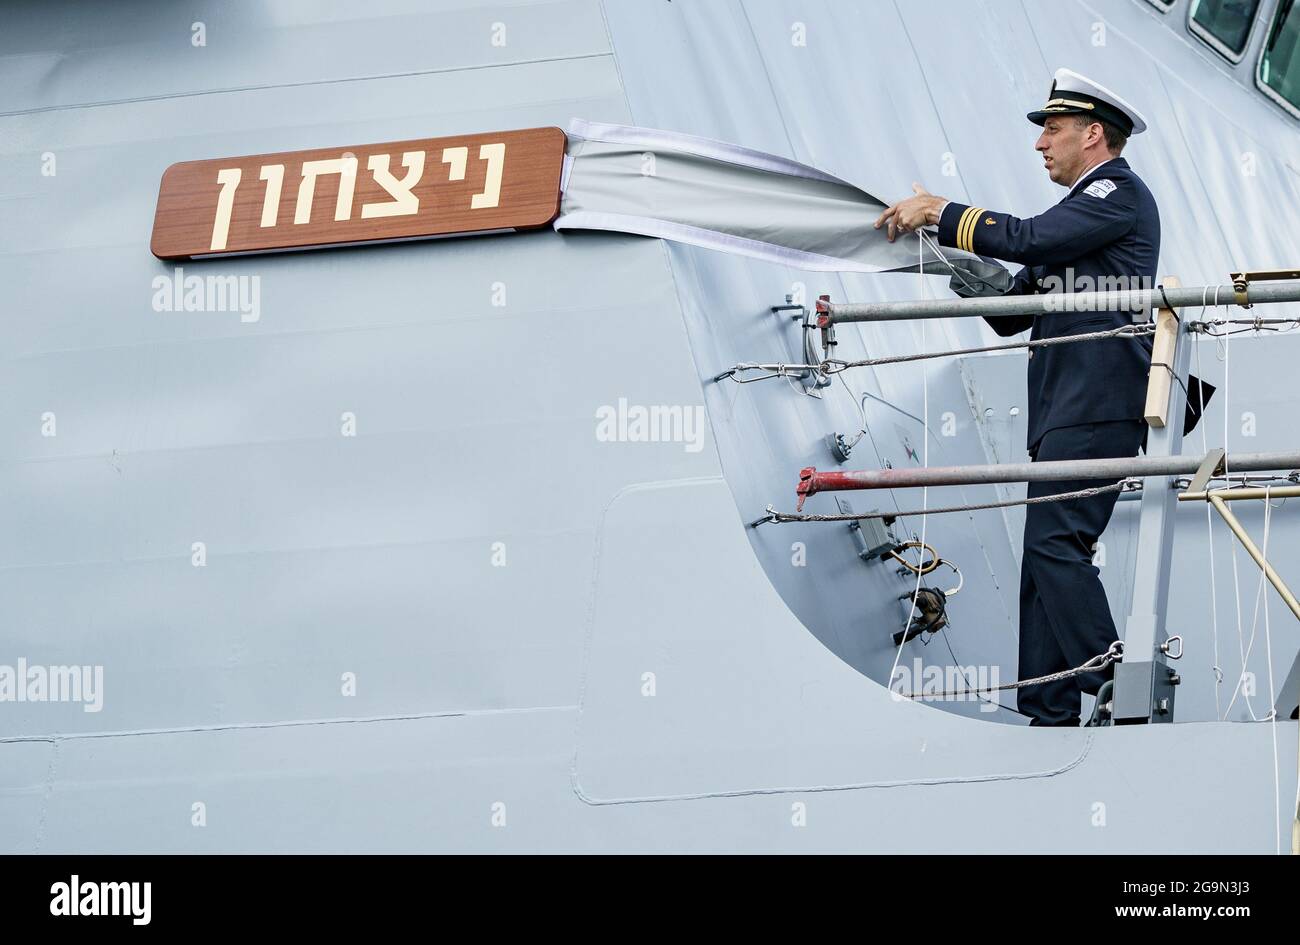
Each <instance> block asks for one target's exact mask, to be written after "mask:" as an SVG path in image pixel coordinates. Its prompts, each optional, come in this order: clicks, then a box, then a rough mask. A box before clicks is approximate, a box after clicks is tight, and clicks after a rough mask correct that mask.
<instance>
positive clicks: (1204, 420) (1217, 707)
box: [1195, 306, 1227, 719]
mask: <svg viewBox="0 0 1300 945" xmlns="http://www.w3.org/2000/svg"><path fill="white" fill-rule="evenodd" d="M1200 317H1201V318H1204V317H1205V307H1204V306H1201V315H1200ZM1195 351H1196V373H1197V376H1198V377H1200V378H1201V384H1204V383H1205V372H1204V371H1203V370H1202V369H1201V336H1200V335H1197V336H1196V348H1195ZM1225 387H1226V385H1225ZM1197 394H1198V395H1199V397H1200V400H1201V414H1202V417H1201V455H1202V456H1205V455H1207V454H1208V453H1209V452H1210V445H1209V441H1208V439H1207V434H1206V432H1205V430H1206V427H1208V426H1209V425H1210V421H1209V418H1208V417H1205V416H1204V413H1205V388H1204V387H1200V386H1199V385H1198V388H1197ZM1226 445H1227V444H1225V447H1226ZM1224 455H1225V456H1226V455H1227V450H1226V449H1225V450H1224ZM1205 538H1206V543H1207V547H1208V548H1209V551H1210V626H1211V627H1212V628H1213V631H1214V662H1213V664H1211V666H1210V668H1211V669H1213V670H1214V717H1215V718H1216V719H1217V718H1222V715H1223V709H1222V706H1221V704H1220V702H1221V700H1220V697H1219V692H1220V690H1221V689H1222V688H1223V669H1222V668H1221V667H1220V666H1219V591H1218V582H1217V581H1216V580H1215V577H1214V510H1213V509H1212V508H1211V507H1210V503H1208V502H1206V503H1205Z"/></svg>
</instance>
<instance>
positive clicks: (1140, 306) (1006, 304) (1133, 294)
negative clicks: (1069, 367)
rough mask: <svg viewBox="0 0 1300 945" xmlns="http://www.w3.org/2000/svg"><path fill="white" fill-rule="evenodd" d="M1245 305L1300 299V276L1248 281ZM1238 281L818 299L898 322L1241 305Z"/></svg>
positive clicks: (834, 311) (833, 312)
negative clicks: (880, 299)
mask: <svg viewBox="0 0 1300 945" xmlns="http://www.w3.org/2000/svg"><path fill="white" fill-rule="evenodd" d="M1243 295H1244V298H1245V300H1246V301H1247V302H1248V304H1251V305H1253V304H1255V303H1272V302H1300V279H1290V280H1281V281H1276V282H1258V283H1249V284H1248V285H1246V287H1245V289H1244V290H1243ZM1240 303H1241V299H1240V298H1238V292H1237V288H1236V286H1234V285H1232V284H1231V283H1228V284H1224V285H1204V286H1187V287H1181V286H1168V287H1166V288H1165V289H1164V290H1163V292H1162V291H1161V290H1160V289H1159V288H1152V289H1124V290H1116V291H1105V292H1054V293H1050V294H1047V295H1012V296H1001V295H999V296H993V297H990V298H975V299H939V300H930V301H924V300H922V301H916V302H853V303H848V302H839V303H836V302H829V301H818V303H817V312H818V313H819V314H820V315H825V316H829V320H830V321H831V322H835V323H847V322H884V321H901V320H905V319H911V318H971V317H975V316H983V315H1052V314H1056V313H1058V312H1114V311H1130V312H1135V313H1138V312H1144V311H1150V310H1151V309H1152V308H1154V307H1164V306H1165V305H1166V304H1168V305H1169V306H1171V307H1173V308H1186V307H1189V306H1199V305H1207V304H1208V305H1226V304H1240Z"/></svg>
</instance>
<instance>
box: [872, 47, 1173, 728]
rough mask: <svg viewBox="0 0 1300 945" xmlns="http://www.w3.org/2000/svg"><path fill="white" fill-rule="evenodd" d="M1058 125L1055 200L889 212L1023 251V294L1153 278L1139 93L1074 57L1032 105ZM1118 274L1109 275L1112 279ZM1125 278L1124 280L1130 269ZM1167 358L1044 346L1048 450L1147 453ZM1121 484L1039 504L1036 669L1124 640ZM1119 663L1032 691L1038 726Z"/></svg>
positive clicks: (1096, 322) (1024, 672)
mask: <svg viewBox="0 0 1300 945" xmlns="http://www.w3.org/2000/svg"><path fill="white" fill-rule="evenodd" d="M1027 117H1028V118H1029V120H1030V121H1031V122H1033V123H1034V124H1036V125H1040V126H1042V129H1043V132H1042V134H1041V135H1039V137H1038V141H1037V142H1036V143H1035V144H1034V148H1035V150H1037V151H1038V152H1040V153H1041V154H1042V156H1043V164H1044V167H1045V168H1046V170H1047V174H1048V176H1049V177H1050V178H1051V179H1052V181H1053V182H1054V183H1056V184H1059V185H1061V186H1062V187H1065V188H1067V193H1066V195H1065V196H1064V197H1063V198H1062V199H1061V201H1060V202H1059V203H1057V204H1056V205H1055V206H1053V207H1051V208H1049V209H1047V210H1046V211H1044V212H1043V213H1040V214H1039V215H1038V216H1034V217H1016V216H1012V215H1011V214H1009V213H1001V212H998V211H993V210H989V209H986V208H984V207H978V206H969V205H967V204H963V203H958V202H957V201H955V200H945V199H944V198H943V197H938V196H934V195H931V194H929V193H926V192H925V191H924V190H923V189H922V188H921V187H920V186H918V185H914V189H915V190H916V195H915V196H913V197H909V198H907V199H906V200H903V201H900V202H899V203H896V204H895V205H894V206H892V207H889V208H888V209H887V210H886V211H885V212H884V213H883V214H882V215H881V216H880V218H879V219H878V220H877V221H876V227H877V228H879V227H881V226H887V227H888V237H889V239H890V240H891V241H892V240H893V239H894V237H895V236H896V234H898V233H900V232H901V233H908V232H911V231H913V230H916V229H917V228H919V227H922V226H926V225H934V224H937V225H938V227H939V240H940V242H941V243H942V244H943V245H945V246H955V247H957V248H958V249H963V250H966V251H967V252H971V253H977V254H980V255H984V256H994V257H997V258H998V259H1005V260H1007V261H1009V262H1014V263H1020V264H1021V265H1022V266H1023V267H1024V268H1022V269H1021V270H1020V271H1019V272H1018V273H1017V274H1016V276H1015V277H1014V280H1013V281H1012V285H1011V288H1010V289H1009V290H1008V292H1007V294H1008V295H1025V294H1039V293H1045V292H1062V291H1063V292H1073V291H1085V290H1088V289H1105V288H1147V287H1151V286H1153V285H1154V284H1155V283H1154V280H1155V274H1156V262H1157V259H1158V257H1159V255H1160V215H1159V211H1158V210H1157V208H1156V201H1155V198H1154V197H1152V196H1151V192H1150V191H1149V190H1148V189H1147V187H1146V185H1145V184H1143V183H1142V181H1141V179H1140V178H1139V177H1138V176H1137V174H1136V173H1134V172H1133V169H1132V168H1131V167H1129V165H1128V162H1127V161H1125V160H1124V158H1122V157H1121V156H1120V154H1121V152H1122V151H1123V150H1124V145H1125V143H1126V142H1127V140H1128V138H1129V136H1130V135H1134V134H1138V133H1140V132H1142V131H1144V130H1145V129H1146V122H1145V121H1144V120H1143V119H1142V116H1141V115H1140V114H1138V111H1137V109H1135V108H1134V107H1133V106H1132V105H1130V104H1129V103H1128V102H1126V101H1124V99H1122V98H1120V97H1119V96H1118V95H1116V94H1115V93H1114V92H1111V91H1110V90H1109V89H1106V88H1104V87H1103V86H1101V85H1098V84H1097V83H1095V82H1093V81H1091V80H1089V79H1086V78H1084V77H1083V76H1081V75H1079V74H1077V73H1075V72H1071V71H1070V70H1069V69H1060V70H1058V71H1057V72H1056V76H1055V79H1054V81H1053V82H1052V87H1051V90H1050V92H1049V93H1048V100H1047V103H1046V104H1045V105H1044V106H1043V107H1042V108H1040V109H1038V110H1037V111H1033V112H1030V113H1029V115H1028V116H1027ZM1103 280H1104V281H1103ZM1117 280H1118V281H1117ZM986 321H988V323H989V325H991V326H992V328H993V330H994V331H995V332H997V333H998V334H999V335H1003V336H1010V335H1014V334H1017V333H1018V332H1021V331H1024V330H1025V329H1030V330H1031V331H1030V338H1031V339H1032V340H1038V339H1045V338H1054V337H1058V336H1061V335H1074V334H1083V333H1087V332H1094V331H1101V330H1105V329H1108V328H1118V327H1120V326H1121V325H1126V324H1131V323H1132V315H1131V313H1129V312H1095V311H1092V312H1090V311H1081V312H1072V311H1069V310H1068V309H1067V310H1065V311H1060V312H1054V313H1052V314H1050V315H1042V316H1036V315H1024V316H1002V317H997V316H993V317H987V318H986ZM1150 364H1151V342H1150V340H1149V339H1148V338H1145V337H1144V338H1140V339H1139V338H1114V339H1111V338H1107V339H1102V340H1099V341H1094V342H1076V343H1073V344H1064V345H1051V346H1047V347H1043V348H1037V349H1034V348H1031V349H1030V354H1029V369H1028V395H1029V400H1028V403H1029V411H1028V412H1029V435H1028V440H1027V443H1026V446H1027V447H1028V450H1029V455H1030V457H1031V458H1032V459H1033V460H1034V461H1035V462H1045V461H1048V460H1063V459H1097V458H1102V457H1126V456H1136V455H1137V452H1138V449H1139V447H1140V446H1141V445H1142V443H1143V442H1144V440H1145V433H1146V426H1145V422H1144V420H1143V408H1144V403H1145V399H1146V388H1147V374H1148V370H1149V368H1150ZM1100 485H1104V483H1103V482H1100V481H1098V480H1080V481H1056V482H1040V483H1030V484H1029V493H1028V494H1029V496H1031V497H1033V496H1041V495H1050V494H1052V493H1056V492H1067V491H1074V490H1076V489H1084V488H1088V487H1090V486H1100ZM1117 497H1118V496H1117V494H1116V493H1114V492H1111V493H1106V494H1102V495H1096V496H1092V497H1090V498H1084V499H1070V500H1066V501H1061V502H1045V503H1039V504H1034V505H1029V506H1026V509H1025V535H1024V554H1023V557H1022V561H1021V570H1020V648H1019V649H1020V653H1019V656H1020V668H1019V673H1020V678H1021V679H1030V678H1033V677H1036V676H1043V675H1047V674H1049V673H1054V672H1057V671H1059V670H1064V669H1068V668H1071V667H1074V666H1078V665H1080V664H1081V663H1083V662H1084V661H1086V660H1088V659H1090V658H1091V657H1094V656H1096V655H1098V654H1099V653H1104V652H1106V649H1107V648H1108V647H1109V646H1110V645H1111V643H1112V641H1114V640H1116V639H1117V634H1116V632H1115V623H1114V620H1113V619H1112V618H1111V614H1110V605H1109V604H1108V602H1107V600H1106V592H1105V590H1104V589H1103V588H1102V585H1101V580H1100V578H1099V577H1098V574H1099V572H1098V570H1097V568H1096V567H1094V566H1093V563H1092V555H1093V546H1094V543H1095V542H1096V541H1097V540H1098V538H1099V537H1100V536H1101V534H1102V532H1103V531H1104V530H1105V528H1106V524H1107V522H1109V521H1110V517H1111V512H1112V511H1113V509H1114V507H1115V500H1116V499H1117ZM1110 675H1111V671H1110V670H1109V669H1108V671H1107V672H1106V673H1105V674H1102V673H1087V674H1083V675H1079V676H1074V677H1071V678H1067V679H1063V680H1058V681H1056V682H1052V683H1044V684H1037V685H1032V686H1026V687H1024V688H1022V689H1019V690H1017V693H1018V696H1017V702H1018V706H1019V710H1020V711H1021V712H1022V713H1024V714H1026V715H1028V716H1029V717H1030V720H1031V721H1030V724H1031V725H1052V726H1057V725H1078V724H1079V710H1080V704H1081V698H1080V692H1081V691H1083V692H1089V693H1092V694H1094V695H1095V694H1096V692H1097V690H1098V688H1099V687H1100V685H1101V683H1102V682H1103V681H1104V680H1105V679H1106V678H1109V677H1110Z"/></svg>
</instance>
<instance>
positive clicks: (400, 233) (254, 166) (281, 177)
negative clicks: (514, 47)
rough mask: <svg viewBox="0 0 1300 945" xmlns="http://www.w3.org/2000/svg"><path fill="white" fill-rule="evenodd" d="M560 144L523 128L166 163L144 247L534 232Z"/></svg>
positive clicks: (244, 246)
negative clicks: (149, 234)
mask: <svg viewBox="0 0 1300 945" xmlns="http://www.w3.org/2000/svg"><path fill="white" fill-rule="evenodd" d="M565 143H566V138H565V134H564V131H563V130H561V129H560V128H554V127H551V128H527V129H523V130H519V131H498V132H491V133H488V134H474V135H455V136H452V137H448V138H422V139H416V140H412V141H395V142H390V143H388V144H369V145H361V146H359V147H345V148H317V149H315V150H311V151H285V152H281V153H279V154H255V155H250V156H248V157H235V158H218V159H215V160H210V161H185V162H183V163H180V164H173V165H172V166H171V167H169V168H167V170H166V171H165V172H163V177H162V184H161V186H160V187H159V190H158V209H157V211H156V212H155V214H154V221H153V239H152V240H151V241H150V249H151V250H152V251H153V254H154V255H155V256H157V257H158V258H159V259H198V258H201V257H204V256H235V255H239V254H242V253H265V252H275V251H285V250H297V249H315V248H319V247H323V246H337V245H346V244H356V243H378V242H385V241H393V240H418V239H430V238H433V237H441V236H455V235H466V234H470V233H491V232H510V231H512V230H527V229H535V228H537V227H543V226H546V225H547V224H548V223H550V222H551V221H552V220H553V219H555V216H556V214H557V213H559V209H560V176H561V173H562V171H563V167H564V147H565Z"/></svg>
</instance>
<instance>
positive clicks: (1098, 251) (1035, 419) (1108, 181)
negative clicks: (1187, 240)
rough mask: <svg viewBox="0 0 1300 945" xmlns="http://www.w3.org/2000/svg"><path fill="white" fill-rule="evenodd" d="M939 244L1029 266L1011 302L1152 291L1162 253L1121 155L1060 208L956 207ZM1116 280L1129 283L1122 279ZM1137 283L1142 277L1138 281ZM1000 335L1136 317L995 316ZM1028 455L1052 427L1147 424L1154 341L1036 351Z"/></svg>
mask: <svg viewBox="0 0 1300 945" xmlns="http://www.w3.org/2000/svg"><path fill="white" fill-rule="evenodd" d="M939 241H940V242H941V243H942V244H943V245H945V246H955V247H957V248H958V249H964V250H966V251H967V252H973V253H977V254H979V255H981V256H994V257H996V258H998V259H1005V260H1007V261H1008V262H1016V263H1021V264H1022V265H1023V266H1024V267H1025V268H1023V269H1021V270H1020V272H1018V273H1017V274H1016V276H1015V280H1014V282H1013V284H1012V287H1011V289H1010V290H1008V292H1007V294H1008V295H1026V294H1039V293H1045V292H1077V291H1087V290H1097V291H1105V290H1107V289H1120V288H1123V289H1128V288H1134V289H1137V288H1150V287H1154V286H1155V284H1156V282H1155V275H1156V264H1157V260H1158V258H1159V256H1160V213H1159V210H1158V209H1157V208H1156V201H1155V198H1154V197H1152V196H1151V191H1149V190H1147V187H1146V185H1145V184H1144V183H1142V181H1141V180H1140V179H1139V178H1138V176H1137V175H1136V174H1135V173H1133V170H1132V169H1131V168H1130V167H1129V166H1128V162H1127V161H1125V160H1124V159H1123V158H1112V159H1111V160H1109V161H1107V162H1105V163H1104V164H1101V165H1099V166H1098V167H1095V168H1093V169H1092V170H1091V171H1089V172H1088V173H1087V174H1085V175H1084V177H1083V178H1082V179H1081V180H1079V181H1078V182H1077V184H1076V185H1075V187H1074V188H1073V189H1072V190H1071V191H1070V193H1069V194H1067V195H1066V196H1065V198H1064V199H1063V200H1061V202H1060V203H1058V204H1057V205H1056V206H1054V207H1052V208H1051V209H1049V210H1047V211H1046V212H1044V213H1040V214H1039V215H1038V216H1036V217H1029V218H1027V219H1021V218H1019V217H1013V216H1011V214H1009V213H996V212H992V211H989V210H985V209H983V208H982V207H971V206H967V205H966V204H961V203H957V202H956V201H952V202H950V203H949V204H948V205H947V206H946V207H944V210H943V216H942V217H941V219H940V220H939ZM1116 277H1126V278H1125V279H1124V280H1123V281H1122V282H1117V280H1116ZM1133 277H1138V278H1136V279H1134V278H1133ZM985 320H986V321H987V322H988V323H989V324H990V325H991V326H992V327H993V330H994V331H996V332H997V333H998V334H999V335H1002V336H1004V337H1005V336H1009V335H1014V334H1016V333H1018V332H1022V331H1024V330H1025V329H1026V328H1031V327H1032V329H1033V330H1032V332H1031V333H1030V338H1031V339H1034V340H1037V339H1040V338H1053V337H1057V336H1060V335H1076V334H1083V333H1085V332H1092V331H1102V330H1104V329H1107V328H1118V327H1119V326H1121V325H1131V324H1132V323H1133V315H1132V313H1131V312H1126V311H1125V312H1099V311H1091V312H1086V311H1085V312H1053V313H1051V314H1046V315H1024V316H992V317H986V319H985ZM1029 355H1030V356H1029V371H1028V386H1029V436H1028V438H1027V442H1026V444H1025V445H1026V447H1027V448H1028V449H1029V452H1030V454H1031V455H1032V454H1034V453H1035V452H1036V451H1037V447H1038V442H1039V440H1041V439H1042V438H1043V434H1044V433H1046V432H1047V431H1048V430H1053V429H1056V428H1057V427H1065V426H1071V425H1073V424H1077V423H1093V422H1098V421H1103V420H1132V419H1141V418H1142V416H1143V407H1144V405H1145V402H1146V389H1147V375H1148V373H1149V370H1150V367H1151V340H1150V338H1149V337H1143V338H1103V339H1099V340H1097V341H1081V342H1076V343H1073V344H1063V345H1049V346H1047V347H1044V348H1031V349H1030V352H1029Z"/></svg>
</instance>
